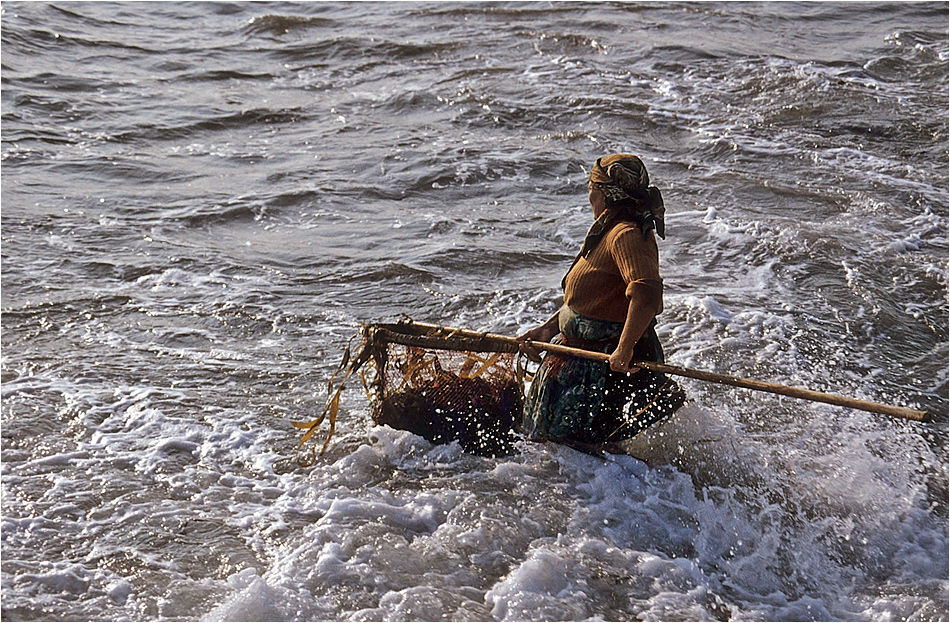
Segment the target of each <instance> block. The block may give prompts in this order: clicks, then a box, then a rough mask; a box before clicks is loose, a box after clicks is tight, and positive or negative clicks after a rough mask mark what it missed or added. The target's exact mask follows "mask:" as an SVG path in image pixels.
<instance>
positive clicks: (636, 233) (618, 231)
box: [607, 221, 656, 244]
mask: <svg viewBox="0 0 950 623" xmlns="http://www.w3.org/2000/svg"><path fill="white" fill-rule="evenodd" d="M607 235H608V236H609V237H610V239H611V240H612V241H614V242H615V243H616V242H624V243H636V242H643V241H645V240H646V241H650V240H653V241H654V244H656V242H655V239H654V237H653V231H650V232H649V234H648V235H647V236H644V235H643V230H642V229H640V225H639V224H637V223H633V222H631V221H618V222H617V223H615V224H614V226H613V227H611V228H610V231H609V232H607Z"/></svg>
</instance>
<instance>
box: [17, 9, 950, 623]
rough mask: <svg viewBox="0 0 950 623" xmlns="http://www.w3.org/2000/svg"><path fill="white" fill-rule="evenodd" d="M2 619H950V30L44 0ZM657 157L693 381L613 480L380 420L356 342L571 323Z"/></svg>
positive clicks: (28, 150) (668, 313) (36, 37)
mask: <svg viewBox="0 0 950 623" xmlns="http://www.w3.org/2000/svg"><path fill="white" fill-rule="evenodd" d="M0 12H2V43H3V57H2V143H3V148H2V262H3V263H2V292H0V295H2V328H3V333H2V346H3V363H2V381H3V410H2V417H3V420H2V439H3V445H2V484H3V493H2V495H3V497H2V505H3V510H2V514H3V518H2V598H3V605H2V617H3V619H5V620H36V619H45V620H49V619H57V620H59V619H90V620H127V619H136V620H139V619H186V620H196V619H218V620H220V619H227V620H265V619H266V620H308V619H328V620H344V619H351V620H555V619H558V620H580V619H591V618H593V619H597V618H599V619H605V620H635V619H640V620H728V619H742V620H882V621H883V620H946V618H947V616H948V582H947V578H948V555H947V552H948V529H947V528H948V518H947V466H948V459H947V456H948V451H947V437H948V435H947V411H948V397H947V363H948V349H947V343H948V340H947V334H948V306H947V265H948V262H947V260H948V238H947V229H948V228H947V220H948V173H947V171H948V155H947V147H948V142H947V140H948V132H947V128H948V115H947V99H948V86H947V79H948V58H950V54H948V12H947V6H946V4H945V3H944V4H941V3H900V4H860V5H854V4H848V3H843V4H836V3H815V4H797V3H794V4H793V3H766V4H760V3H735V4H731V3H696V4H693V3H656V4H639V3H625V4H613V3H611V4H608V3H597V4H581V3H554V4H547V3H514V4H509V3H487V4H479V3H466V4H448V3H423V4H417V3H350V4H327V3H235V4H231V3H99V2H96V3H60V4H55V3H54V4H50V3H38V2H37V3H11V2H5V3H4V4H3V6H2V8H0ZM621 150H622V151H632V152H635V153H639V154H641V155H642V156H643V157H644V160H645V162H646V163H647V166H648V167H649V169H650V173H651V176H652V178H653V180H654V183H656V184H657V185H658V186H659V187H660V188H661V189H662V190H663V193H664V198H665V199H666V203H667V208H668V224H667V230H668V237H667V239H666V240H665V241H663V242H662V244H661V248H660V253H661V264H662V266H661V268H662V272H663V275H664V278H665V284H666V305H665V307H666V310H665V311H664V313H663V314H662V316H661V317H660V327H659V332H660V336H661V339H662V340H663V341H664V344H665V347H666V351H667V358H668V360H669V361H670V362H671V363H674V364H677V365H681V366H690V367H696V368H700V369H706V370H712V371H716V372H721V373H727V374H737V375H740V376H746V377H752V378H759V379H762V380H767V381H771V382H776V383H783V384H788V385H796V386H803V387H808V388H810V389H816V390H819V391H828V392H833V393H838V394H844V395H848V396H854V397H859V398H865V399H869V400H874V401H878V402H886V403H890V404H899V405H903V406H911V407H917V408H922V409H925V410H927V411H928V412H930V413H932V414H934V416H935V419H934V421H933V422H930V423H925V424H919V423H912V422H905V421H901V420H895V419H892V418H887V417H884V416H875V415H871V414H867V413H863V412H856V411H851V410H846V409H841V408H836V407H830V406H827V405H819V404H814V403H808V402H802V401H797V400H793V399H788V398H779V397H776V396H770V395H765V394H755V393H752V392H748V391H745V390H736V389H732V388H726V387H722V386H717V385H709V384H703V383H700V382H698V381H684V385H685V386H686V387H687V389H688V391H689V394H690V397H691V401H690V402H689V403H688V405H687V406H686V407H685V408H684V409H683V410H682V411H681V412H680V413H679V414H677V416H676V417H675V418H674V420H673V421H671V422H670V423H669V424H667V425H664V426H663V427H661V428H657V429H654V430H652V431H650V432H649V433H648V434H646V435H644V436H642V438H640V439H638V440H636V442H635V443H634V444H633V447H632V448H631V454H633V455H634V456H636V457H637V458H634V456H629V457H613V458H611V459H610V460H608V461H607V462H602V461H599V460H596V459H593V458H592V457H588V456H585V455H580V454H578V453H576V452H573V451H571V450H568V449H565V448H559V447H556V446H550V445H529V444H524V445H521V446H519V451H518V453H517V454H515V455H514V456H510V457H505V458H498V459H485V458H480V457H474V456H470V455H466V454H464V453H462V452H461V451H460V450H459V449H458V447H457V446H454V445H451V446H432V445H431V444H429V443H427V442H425V441H424V440H422V439H420V438H417V437H414V436H412V435H409V434H407V433H404V432H400V431H393V430H391V429H388V428H375V427H373V426H372V425H371V422H370V418H369V411H368V405H367V399H366V397H365V396H363V395H362V392H361V390H358V389H352V390H348V391H347V392H346V393H345V394H344V400H343V406H342V413H341V417H340V422H339V430H338V432H337V435H336V436H335V437H334V440H333V442H332V443H331V446H330V448H329V450H328V452H327V454H326V455H324V456H323V457H322V458H321V459H320V460H319V461H318V462H317V464H316V465H314V466H313V467H311V468H301V467H297V466H296V465H295V464H294V462H293V460H292V458H293V453H294V447H295V445H296V443H297V440H298V439H299V437H298V436H297V433H296V431H294V430H293V429H292V428H291V426H290V421H291V420H300V419H308V418H309V417H312V416H313V415H314V414H315V413H316V412H318V411H319V410H320V409H321V408H322V405H323V401H324V400H325V394H324V391H325V384H326V381H327V379H328V378H329V376H330V375H331V374H332V372H333V370H334V369H335V368H336V365H337V364H338V363H339V360H340V357H341V355H342V352H343V350H344V348H345V347H346V345H347V344H348V343H349V342H350V340H351V339H352V338H353V336H354V335H356V333H357V329H358V327H359V326H360V324H361V323H364V322H372V321H381V320H391V319H396V318H399V317H401V316H410V317H412V318H415V319H417V320H423V321H434V322H441V323H444V324H448V325H453V326H464V327H470V328H473V329H480V330H481V329H487V330H492V331H495V332H499V333H506V334H510V335H514V334H517V333H519V332H521V331H523V330H525V329H527V328H529V327H531V326H533V325H534V324H535V323H536V322H538V321H540V320H541V319H543V318H546V317H547V316H548V315H550V313H552V312H553V310H554V309H555V308H556V299H557V297H558V296H559V288H558V284H559V282H560V277H561V275H562V273H563V271H564V270H565V269H566V267H567V266H568V264H569V262H570V260H571V258H572V257H573V256H574V254H575V252H576V250H577V247H578V245H579V243H580V239H581V237H582V236H583V233H584V231H585V230H586V228H587V226H588V225H589V222H590V218H591V217H590V212H589V207H587V206H586V205H585V204H586V193H585V188H584V184H585V169H586V167H589V166H590V163H591V162H592V161H593V160H594V159H595V158H597V157H598V156H601V155H604V154H605V153H609V152H612V151H621Z"/></svg>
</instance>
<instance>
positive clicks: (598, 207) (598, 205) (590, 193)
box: [587, 182, 606, 218]
mask: <svg viewBox="0 0 950 623" xmlns="http://www.w3.org/2000/svg"><path fill="white" fill-rule="evenodd" d="M605 197H606V195H604V191H602V190H601V189H599V188H597V186H595V185H594V184H593V183H592V182H587V199H588V201H590V207H592V208H593V209H594V218H597V217H598V216H600V214H601V212H603V211H604V198H605Z"/></svg>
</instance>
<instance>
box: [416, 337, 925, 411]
mask: <svg viewBox="0 0 950 623" xmlns="http://www.w3.org/2000/svg"><path fill="white" fill-rule="evenodd" d="M413 324H415V325H417V326H422V327H430V328H433V329H440V330H442V331H446V332H448V333H452V334H455V335H464V336H468V337H478V336H482V337H487V338H489V339H491V340H498V341H500V342H507V343H509V344H520V342H518V340H516V339H515V338H513V337H508V336H505V335H497V334H494V333H482V332H478V331H468V330H465V329H453V328H450V327H440V326H438V325H427V324H424V323H416V322H414V323H413ZM528 343H529V344H531V345H532V346H534V347H536V348H538V349H539V350H544V351H547V352H551V353H556V354H561V355H570V356H573V357H580V358H583V359H590V360H592V361H602V362H604V363H606V362H607V361H608V359H610V355H608V354H607V353H598V352H595V351H590V350H583V349H580V348H572V347H570V346H564V345H561V344H551V343H549V342H528ZM630 365H632V366H636V367H638V368H644V369H645V370H650V371H651V372H659V373H661V374H671V375H674V376H685V377H688V378H692V379H698V380H700V381H707V382H709V383H719V384H720V385H732V386H734V387H742V388H745V389H752V390H755V391H760V392H769V393H772V394H780V395H783V396H791V397H793V398H801V399H802V400H811V401H814V402H824V403H827V404H830V405H836V406H839V407H849V408H851V409H859V410H861V411H869V412H871V413H880V414H882V415H892V416H894V417H899V418H904V419H907V420H914V421H917V422H927V421H929V420H930V417H929V416H928V415H927V413H926V412H924V411H918V410H916V409H909V408H907V407H895V406H891V405H885V404H880V403H877V402H871V401H868V400H858V399H856V398H848V397H846V396H837V395H835V394H826V393H823V392H816V391H812V390H810V389H802V388H799V387H789V386H788V385H778V384H776V383H766V382H765V381H756V380H753V379H743V378H739V377H737V376H729V375H726V374H716V373H715V372H705V371H703V370H691V369H689V368H681V367H679V366H671V365H668V364H665V363H656V362H653V361H633V362H631V364H630Z"/></svg>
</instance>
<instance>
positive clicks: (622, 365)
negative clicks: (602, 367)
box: [607, 344, 640, 374]
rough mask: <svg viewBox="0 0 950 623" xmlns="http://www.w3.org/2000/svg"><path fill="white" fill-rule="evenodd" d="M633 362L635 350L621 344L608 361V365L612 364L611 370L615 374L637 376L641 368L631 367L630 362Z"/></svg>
mask: <svg viewBox="0 0 950 623" xmlns="http://www.w3.org/2000/svg"><path fill="white" fill-rule="evenodd" d="M632 360H633V349H632V348H626V347H624V346H623V345H622V344H621V345H620V346H617V349H616V350H614V352H612V353H611V354H610V359H608V360H607V363H609V364H610V369H611V370H613V371H614V372H629V373H630V374H635V373H637V372H639V371H640V368H637V367H636V366H633V367H631V366H630V362H631V361H632Z"/></svg>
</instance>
